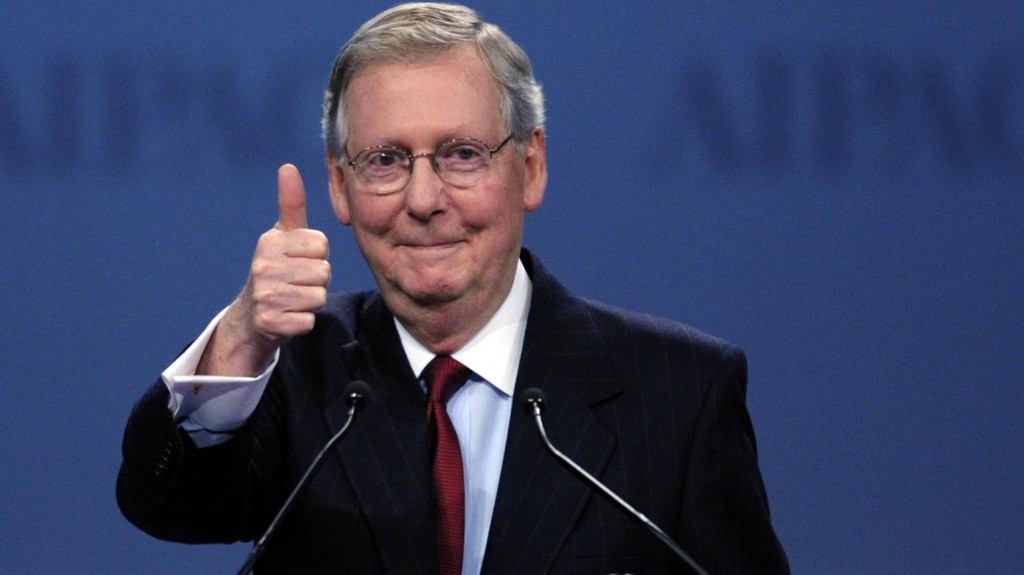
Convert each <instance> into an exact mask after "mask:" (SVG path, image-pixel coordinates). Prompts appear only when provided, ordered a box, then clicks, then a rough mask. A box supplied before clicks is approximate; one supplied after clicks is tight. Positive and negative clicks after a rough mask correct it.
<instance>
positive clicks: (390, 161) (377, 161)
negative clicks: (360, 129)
mask: <svg viewBox="0 0 1024 575" xmlns="http://www.w3.org/2000/svg"><path fill="white" fill-rule="evenodd" d="M398 158H399V154H398V153H397V152H394V151H391V150H382V151H380V152H375V153H373V154H371V155H370V161H369V164H370V165H371V166H374V167H377V168H387V167H390V166H393V165H395V164H397V163H398Z"/></svg>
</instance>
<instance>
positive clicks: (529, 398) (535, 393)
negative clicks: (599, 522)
mask: <svg viewBox="0 0 1024 575" xmlns="http://www.w3.org/2000/svg"><path fill="white" fill-rule="evenodd" d="M523 398H524V403H523V407H524V408H526V413H528V414H530V415H532V416H533V420H534V421H535V422H536V423H537V431H538V432H540V438H541V439H542V440H543V441H544V447H546V448H547V450H548V451H549V452H551V454H552V455H554V456H555V457H556V458H557V459H558V460H559V461H561V462H562V463H564V464H565V465H566V466H568V467H569V469H571V470H572V471H573V472H574V473H576V475H578V476H579V477H581V478H583V480H584V481H585V482H586V483H588V484H590V485H591V486H592V487H595V488H596V489H597V490H598V491H600V492H601V493H602V494H604V496H605V497H607V498H608V499H610V500H611V501H612V502H614V503H615V504H616V505H618V506H619V507H621V508H622V509H624V510H625V511H626V513H628V514H630V515H632V516H633V517H635V518H636V519H638V520H639V521H640V523H643V524H644V526H645V527H647V529H649V530H650V531H651V533H654V534H655V535H657V537H658V539H661V541H662V542H663V543H664V544H665V545H667V546H668V548H669V549H671V550H672V552H673V553H675V554H676V555H677V556H678V557H679V558H680V559H682V560H683V561H684V562H685V563H686V564H687V565H689V566H690V568H691V569H693V571H694V572H695V573H698V574H699V575H708V572H707V571H705V570H704V568H703V567H701V566H700V565H699V564H698V563H697V562H696V561H694V560H693V558H692V557H690V556H689V555H687V554H686V552H685V551H683V548H682V547H680V546H679V544H678V543H676V542H675V541H674V540H673V539H672V538H671V537H669V536H668V535H666V534H665V532H664V531H662V530H661V528H660V527H658V526H657V525H655V524H654V522H653V521H651V520H650V519H648V518H647V516H645V515H644V514H643V513H640V512H639V511H637V510H636V509H634V508H633V506H632V505H630V504H629V503H626V501H625V500H623V499H622V498H621V497H619V496H618V495H616V494H615V492H614V491H612V490H611V489H609V488H608V487H607V486H605V484H604V483H601V482H600V481H599V480H598V479H597V478H596V477H594V476H593V475H591V474H589V473H587V471H586V470H585V469H583V468H582V467H580V466H579V465H576V462H575V461H573V460H572V459H569V457H568V456H566V455H565V454H564V453H562V452H561V451H559V450H558V449H557V448H556V447H555V446H554V445H552V444H551V441H550V440H549V439H548V434H547V433H546V432H545V431H544V422H543V421H541V417H540V413H541V411H543V410H544V402H545V397H544V392H543V391H541V390H539V389H537V388H536V387H531V388H529V389H527V390H526V391H525V392H523Z"/></svg>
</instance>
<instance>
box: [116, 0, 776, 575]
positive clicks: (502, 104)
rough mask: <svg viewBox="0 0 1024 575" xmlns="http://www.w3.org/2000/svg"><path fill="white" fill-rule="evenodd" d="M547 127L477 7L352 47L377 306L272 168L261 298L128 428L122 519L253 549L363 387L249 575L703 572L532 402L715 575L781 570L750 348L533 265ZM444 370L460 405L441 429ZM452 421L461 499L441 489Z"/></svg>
mask: <svg viewBox="0 0 1024 575" xmlns="http://www.w3.org/2000/svg"><path fill="white" fill-rule="evenodd" d="M543 121H544V112H543V100H542V97H541V93H540V88H539V86H538V85H537V84H536V82H535V81H534V79H533V76H532V70H531V68H530V64H529V61H528V60H527V58H526V56H525V54H523V53H522V51H521V50H520V49H519V48H518V47H517V46H516V45H515V44H514V43H512V41H511V40H509V39H508V38H507V37H506V36H505V35H504V34H503V33H502V32H500V31H499V30H498V29H497V28H496V27H494V26H492V25H489V24H485V23H483V22H481V21H480V20H479V17H478V16H477V15H476V14H475V13H474V12H473V11H471V10H469V9H466V8H463V7H458V6H448V5H433V4H428V5H420V4H415V5H403V6H398V7H396V8H393V9H391V10H388V11H386V12H384V13H382V14H381V15H379V16H377V17H376V18H374V19H373V20H371V21H369V22H367V23H366V24H365V25H364V26H363V27H362V28H360V30H358V31H357V32H356V34H355V35H354V36H353V38H352V40H350V42H349V43H348V44H347V45H346V47H345V48H344V49H343V50H342V52H341V53H340V54H339V56H338V59H337V61H336V62H335V66H334V71H333V75H332V78H331V82H330V86H329V89H328V92H327V96H326V99H325V105H324V132H325V138H326V140H327V171H328V178H329V188H330V196H331V202H332V205H333V207H334V212H335V215H336V217H337V218H338V220H339V221H340V222H341V223H342V224H344V225H346V226H351V228H352V230H353V233H354V235H355V238H356V241H357V243H358V245H359V248H360V251H361V252H362V254H363V256H364V258H365V259H366V261H367V263H368V264H369V266H370V269H371V270H372V272H373V274H374V277H375V279H376V282H377V285H378V288H379V292H377V291H375V292H367V293H345V294H337V295H331V296H328V295H327V284H328V282H329V281H330V276H331V270H330V267H329V265H328V264H327V261H326V260H327V257H328V248H327V240H326V238H325V236H324V235H323V234H322V233H320V232H317V231H314V230H308V229H306V218H305V193H304V190H303V186H302V181H301V179H300V177H299V174H298V172H297V171H296V170H295V168H294V167H292V166H284V167H282V168H281V169H280V171H279V173H278V195H279V212H280V217H279V220H278V222H277V224H276V225H275V226H274V228H273V229H271V230H270V231H268V232H267V233H266V234H264V235H263V236H262V237H261V238H260V240H259V242H258V244H257V246H256V250H255V254H254V256H253V264H252V267H251V273H250V277H249V280H248V282H247V283H246V286H245V288H244V290H243V291H242V293H241V294H240V295H239V296H238V298H237V299H236V300H235V301H234V302H233V303H232V304H231V306H229V307H228V309H227V310H225V311H224V312H223V313H222V314H221V315H220V316H218V317H217V318H216V319H215V320H214V322H213V323H212V324H211V325H210V326H209V327H208V328H207V330H206V331H205V332H204V333H203V334H202V335H201V336H200V337H199V338H198V339H197V341H196V342H195V343H194V344H193V345H192V346H191V347H190V348H189V349H188V350H187V351H186V352H185V353H184V354H183V355H182V356H181V357H180V358H179V359H178V360H177V361H176V362H175V364H174V365H172V366H171V367H170V368H169V369H168V370H167V371H166V372H165V373H164V374H163V377H162V378H161V380H160V381H158V382H157V383H156V384H154V386H153V387H151V388H150V390H149V391H148V392H147V393H146V395H145V396H144V397H143V398H142V399H141V400H140V402H139V403H138V405H137V406H136V407H135V409H134V411H133V413H132V416H131V419H130V420H129V422H128V426H127V429H126V432H125V441H124V449H123V451H124V464H123V466H122V469H121V473H120V475H119V478H118V501H119V504H120V505H121V508H122V510H123V512H124V514H125V515H126V516H127V517H128V518H129V519H130V520H131V521H132V522H134V523H135V524H136V525H138V526H139V527H141V528H142V529H144V530H146V531H147V532H149V533H151V534H153V535H155V536H157V537H161V538H165V539H171V540H177V541H186V542H218V541H224V542H228V541H237V540H253V539H255V538H257V537H259V536H260V534H261V533H262V532H263V531H264V529H265V528H266V526H267V524H268V523H269V521H270V519H271V518H272V517H273V515H274V513H275V512H276V511H277V509H278V508H279V507H280V506H281V504H282V501H283V500H284V498H285V497H286V496H287V494H288V492H289V491H290V489H291V487H292V486H293V485H294V484H295V483H296V482H297V480H298V479H299V477H300V476H301V474H302V473H303V472H304V471H305V469H306V467H307V466H308V465H309V462H310V461H311V460H312V459H313V456H314V455H315V453H316V452H317V451H318V450H319V449H320V448H321V447H322V446H323V445H324V444H325V443H326V442H327V440H328V438H329V437H330V436H331V435H333V434H334V433H335V432H336V431H337V429H338V428H339V427H340V426H341V425H342V423H343V422H344V419H345V414H346V409H347V408H346V406H345V402H344V398H343V397H342V396H343V389H344V388H345V387H346V385H347V384H348V383H349V382H351V381H353V380H356V379H362V380H365V381H367V382H369V385H370V387H371V388H372V390H373V400H372V402H371V403H370V404H369V405H368V407H367V408H366V409H365V410H364V411H363V412H361V413H360V414H359V415H358V416H357V419H356V420H355V423H354V425H353V428H352V431H351V434H350V435H348V436H347V437H345V439H344V440H343V441H342V442H341V443H340V444H339V446H338V447H337V448H336V449H335V450H334V452H333V453H331V454H330V456H329V457H328V459H327V461H326V463H325V464H324V466H323V468H321V469H320V470H319V472H318V473H317V474H316V475H315V476H314V478H313V480H312V482H311V483H310V485H309V488H308V490H307V491H306V492H305V493H304V494H303V495H302V496H301V497H300V498H299V500H298V501H297V503H296V506H295V508H294V509H293V510H292V512H291V513H290V515H289V516H288V517H287V518H286V519H285V520H284V521H283V523H282V525H281V527H280V530H279V531H278V532H277V533H276V534H275V535H274V537H273V539H271V541H270V543H269V545H268V547H267V550H266V554H265V555H264V556H263V558H262V560H261V561H260V563H258V564H257V570H258V571H259V572H266V573H342V572H344V573H347V572H352V573H392V574H402V575H405V574H409V573H439V572H440V573H463V574H474V575H475V574H477V573H494V574H497V573H516V574H536V573H553V574H554V573H684V572H689V571H688V567H687V566H686V565H685V564H683V563H682V562H681V561H679V560H678V559H677V558H676V557H675V556H674V555H672V554H671V552H670V551H669V550H668V549H667V548H666V547H665V546H664V545H663V543H662V542H661V541H659V540H658V539H657V538H656V537H654V536H653V535H652V534H651V533H650V532H648V531H647V530H646V529H645V528H644V527H643V526H642V525H640V524H639V523H638V522H636V521H635V520H634V519H632V518H631V517H629V516H627V515H625V514H624V513H623V512H622V511H620V510H619V509H618V508H617V507H615V506H614V505H613V504H611V503H609V502H608V501H606V500H605V499H604V498H603V497H601V496H600V495H599V494H597V493H594V492H593V491H592V490H591V489H590V488H589V487H588V486H586V485H585V484H584V483H582V482H581V481H580V480H579V479H578V478H577V477H575V476H574V475H572V474H571V473H570V472H569V471H568V470H567V469H566V468H565V467H563V466H562V465H561V464H560V463H559V462H558V461H556V460H555V459H554V458H553V457H552V456H550V455H549V454H548V453H547V452H545V451H544V448H543V446H542V444H541V442H540V440H539V438H538V435H537V430H536V428H535V427H534V423H533V421H532V420H531V419H530V418H529V417H528V416H526V415H524V414H523V413H522V412H521V411H520V410H518V409H515V406H516V405H521V402H522V396H523V391H524V390H525V389H527V388H530V387H537V388H541V389H543V390H544V391H545V392H546V394H547V396H548V399H549V401H548V404H549V406H550V407H549V410H548V412H547V416H546V419H545V422H546V424H547V427H548V433H549V435H550V437H551V438H552V440H553V441H554V442H555V443H556V444H557V445H559V446H560V447H561V449H562V450H563V451H565V452H566V453H567V455H569V456H570V457H572V458H573V459H574V460H576V461H577V462H578V463H579V464H580V465H582V466H583V467H584V468H585V469H587V470H589V471H590V472H591V473H593V474H594V475H596V476H597V477H599V478H601V480H602V481H604V482H605V483H607V484H608V485H609V486H610V487H611V488H612V489H613V490H614V491H616V492H617V493H619V494H620V495H622V496H623V497H624V498H625V499H626V500H627V501H629V502H630V503H632V504H633V505H634V506H635V507H637V508H638V509H640V510H641V511H642V512H643V513H645V514H646V515H647V516H648V517H649V518H651V519H652V520H653V521H654V522H655V523H656V524H658V525H660V526H661V527H662V528H664V529H665V530H666V531H667V532H668V533H669V534H670V535H671V536H672V537H673V538H674V539H675V540H676V541H678V542H679V543H680V544H681V545H682V547H683V548H684V549H686V550H687V551H688V552H689V553H690V554H691V555H692V556H693V558H694V559H695V560H696V561H697V562H698V563H700V564H701V565H702V566H703V567H704V568H705V569H707V570H708V571H709V572H711V573H744V572H745V573H783V572H788V566H787V563H786V558H785V554H784V553H783V551H782V548H781V546H780V545H779V543H778V541H777V539H776V537H775V535H774V532H773V530H772V527H771V524H770V521H769V515H768V506H767V500H766V496H765V493H764V488H763V486H762V482H761V478H760V473H759V471H758V468H757V461H756V452H755V447H754V435H753V431H752V429H751V426H750V421H749V417H748V415H747V411H746V408H745V406H744V393H745V385H746V364H745V359H744V357H743V354H742V352H741V351H740V350H738V349H736V348H735V347H732V346H729V345H728V344H726V343H724V342H722V341H720V340H717V339H714V338H712V337H710V336H707V335H705V334H702V333H700V332H698V331H695V330H693V329H691V328H689V327H686V326H683V325H680V324H676V323H672V322H668V321H664V320H659V319H655V318H650V317H646V316H641V315H638V314H633V313H629V312H625V311H622V310H617V309H613V308H610V307H607V306H603V305H600V304H596V303H592V302H587V301H584V300H582V299H580V298H578V297H576V296H573V295H572V294H570V293H569V292H567V291H566V290H565V289H564V288H563V287H562V286H561V285H560V284H559V283H558V282H557V281H556V280H555V279H554V278H553V277H552V276H551V275H550V274H549V273H548V272H547V271H546V270H545V269H544V268H543V267H542V266H541V264H540V263H539V261H538V260H537V258H536V257H535V256H533V255H532V254H531V253H529V252H528V251H526V250H525V249H523V248H522V245H521V242H522V235H523V222H524V217H525V213H526V212H530V211H533V210H536V209H537V208H539V207H540V205H541V202H542V200H543V196H544V189H545V184H546V179H547V170H546V156H545V141H544V131H543ZM435 357H437V358H440V359H435ZM453 360H455V361H457V362H458V363H455V361H453ZM440 364H443V365H445V366H450V367H451V369H450V370H449V371H446V373H449V372H450V373H455V374H456V375H455V376H453V377H452V378H450V379H457V380H458V381H457V383H456V385H461V387H460V388H458V390H457V391H455V392H454V395H452V396H451V397H450V398H449V399H447V406H445V404H444V403H441V404H440V407H439V408H438V407H436V405H437V401H444V399H441V400H438V399H437V398H435V396H434V395H433V394H431V393H430V392H431V391H432V390H436V389H438V386H439V385H441V384H438V383H436V381H440V380H439V379H435V377H439V376H436V375H435V374H436V373H437V372H438V371H439V370H440V369H441V368H436V367H435V366H436V365H440ZM463 366H465V367H463ZM444 369H448V368H447V367H446V368H444ZM460 370H461V371H460ZM424 372H426V374H424ZM444 385H447V384H444ZM428 395H429V397H430V401H429V402H426V401H425V400H426V399H427V397H428ZM428 406H429V407H428ZM432 409H437V411H431V410H432ZM425 412H426V413H427V414H432V415H427V414H425ZM428 417H429V418H430V421H431V423H430V424H429V425H428ZM449 418H450V420H451V423H452V425H453V426H454V431H455V436H456V437H457V439H455V440H454V441H455V442H456V443H455V444H454V445H455V446H454V448H452V449H454V457H456V458H460V457H461V463H456V464H454V467H456V468H457V469H456V470H455V472H456V473H458V474H460V475H461V478H459V479H457V480H450V479H447V478H446V477H448V476H439V475H437V474H436V469H435V465H438V464H437V462H438V460H439V458H441V457H442V455H441V453H442V451H444V449H446V448H444V447H441V445H448V444H445V443H444V442H445V441H448V439H443V438H447V437H451V436H450V435H446V433H447V432H446V431H444V429H442V428H443V427H444V426H445V425H446V424H445V423H444V421H447V420H448V419H449ZM441 420H444V421H441ZM435 426H438V427H435ZM448 429H450V428H448ZM435 452H436V454H435ZM445 453H446V455H444V456H443V457H449V456H450V455H451V452H450V451H449V452H445ZM456 461H457V460H456ZM449 470H450V467H449ZM453 484H454V486H453ZM449 489H455V490H456V491H455V492H454V493H455V494H454V495H453V492H451V491H448V490H449ZM453 517H454V518H456V519H455V520H453V519H452V518H453ZM450 530H454V531H450ZM452 533H455V535H452Z"/></svg>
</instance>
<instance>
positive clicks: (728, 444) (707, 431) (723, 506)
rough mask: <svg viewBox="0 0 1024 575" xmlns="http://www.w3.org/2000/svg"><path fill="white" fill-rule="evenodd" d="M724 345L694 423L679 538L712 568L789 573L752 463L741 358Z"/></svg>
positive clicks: (753, 444) (751, 434) (744, 366)
mask: <svg viewBox="0 0 1024 575" xmlns="http://www.w3.org/2000/svg"><path fill="white" fill-rule="evenodd" d="M724 351H725V353H724V354H723V355H722V356H721V361H720V363H719V365H718V366H717V368H716V369H714V371H713V372H712V374H713V375H712V377H711V381H710V383H709V385H708V387H707V393H706V396H705V398H704V401H703V404H702V407H701V412H700V414H699V416H698V420H697V424H696V431H695V434H694V437H693V446H692V450H691V458H690V463H689V465H688V471H687V473H686V484H685V487H684V492H683V510H682V514H681V525H680V530H679V531H680V539H681V540H682V541H684V542H687V544H688V545H689V547H688V548H689V550H690V551H691V553H692V554H693V555H694V556H695V558H696V559H697V560H698V562H699V563H701V565H703V567H704V568H705V569H707V570H708V571H709V572H711V573H765V574H774V573H779V574H788V573H789V563H788V561H787V559H786V554H785V552H784V551H783V549H782V546H781V544H780V543H779V540H778V538H777V537H776V535H775V531H774V530H773V528H772V525H771V518H770V515H769V509H768V498H767V495H766V493H765V488H764V483H763V481H762V479H761V473H760V470H759V469H758V465H757V447H756V442H755V439H754V430H753V426H752V424H751V422H750V415H749V413H748V411H747V407H746V385H747V363H746V358H745V356H744V354H743V352H742V351H741V350H739V349H738V348H735V347H731V346H727V347H726V348H725V350H724Z"/></svg>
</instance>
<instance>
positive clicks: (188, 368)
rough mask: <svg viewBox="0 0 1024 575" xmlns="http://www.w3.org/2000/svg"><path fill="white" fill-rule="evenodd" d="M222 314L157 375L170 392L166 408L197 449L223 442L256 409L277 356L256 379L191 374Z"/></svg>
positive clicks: (278, 355) (276, 356) (275, 363)
mask: <svg viewBox="0 0 1024 575" xmlns="http://www.w3.org/2000/svg"><path fill="white" fill-rule="evenodd" d="M226 311H227V309H226V308H225V309H224V310H222V311H221V312H220V313H219V314H217V316H216V317H215V318H213V321H211V322H210V324H209V325H208V326H206V329H205V330H203V333H202V334H200V335H199V337H198V338H196V340H195V341H194V342H193V343H192V345H190V346H189V347H188V349H186V350H185V352H184V353H182V354H181V355H180V356H178V359H176V360H174V363H172V364H171V365H170V366H169V367H168V368H167V369H165V370H164V372H163V373H162V374H160V377H161V379H163V382H164V385H166V386H167V389H168V391H170V400H169V401H168V408H169V409H170V410H171V413H172V414H174V419H175V421H178V422H180V425H181V427H182V429H184V430H185V431H187V432H188V434H189V436H190V437H191V438H192V440H193V441H194V442H195V443H196V445H198V446H199V447H210V446H213V445H217V444H218V443H223V442H224V441H227V440H228V439H230V438H231V437H232V435H233V434H234V431H235V430H237V429H238V428H239V427H241V426H242V424H243V423H245V420H246V419H248V418H249V416H250V415H252V412H253V411H255V410H256V404H258V403H259V401H260V397H262V396H263V390H264V389H265V388H266V387H267V382H269V381H270V374H271V372H272V371H273V370H274V367H275V366H277V361H278V358H279V357H280V350H278V351H277V352H275V353H274V361H273V363H271V364H270V367H268V368H267V369H266V371H264V372H263V373H261V374H260V375H258V376H256V377H230V376H220V375H195V373H196V366H197V365H198V364H199V360H200V359H201V358H202V357H203V352H204V351H205V350H206V345H207V344H208V343H209V341H210V336H212V335H213V331H214V329H216V328H217V324H219V323H220V320H221V318H223V317H224V313H225V312H226Z"/></svg>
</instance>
